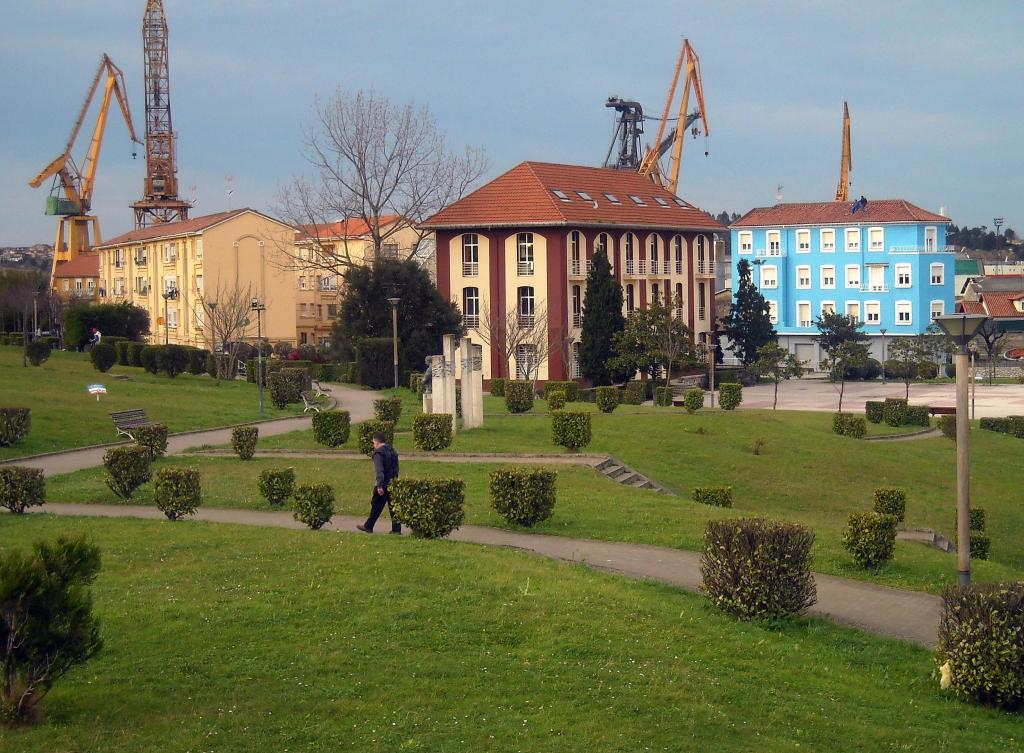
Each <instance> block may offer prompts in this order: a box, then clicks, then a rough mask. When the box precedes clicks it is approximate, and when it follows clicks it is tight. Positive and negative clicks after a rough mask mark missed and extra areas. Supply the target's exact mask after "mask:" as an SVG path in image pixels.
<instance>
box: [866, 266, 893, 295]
mask: <svg viewBox="0 0 1024 753" xmlns="http://www.w3.org/2000/svg"><path fill="white" fill-rule="evenodd" d="M876 269H880V270H882V271H881V275H882V282H881V284H879V285H875V284H874V283H873V282H872V281H871V273H872V272H874V271H875V270H876ZM867 289H868V290H870V291H871V292H872V293H888V292H889V288H888V287H887V286H886V284H885V266H883V265H881V264H869V265H868V284H867Z"/></svg>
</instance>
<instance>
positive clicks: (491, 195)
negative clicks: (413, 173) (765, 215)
mask: <svg viewBox="0 0 1024 753" xmlns="http://www.w3.org/2000/svg"><path fill="white" fill-rule="evenodd" d="M423 227H425V228H427V229H430V230H433V231H434V233H435V238H436V254H437V286H438V288H439V289H440V291H441V294H442V295H444V296H446V297H450V298H451V299H452V300H454V301H455V302H456V303H457V304H458V305H459V307H460V309H461V311H462V312H463V316H464V318H465V321H466V326H467V329H468V330H469V334H470V336H471V337H472V338H473V339H474V340H475V341H476V342H478V343H481V344H485V347H484V378H485V379H490V378H491V377H492V376H495V377H506V376H510V375H516V374H518V376H520V377H526V376H535V377H536V378H538V379H539V380H540V381H546V380H548V379H555V380H561V379H568V378H572V377H576V376H578V372H577V371H576V369H577V363H576V358H575V353H576V351H577V349H578V344H579V339H580V324H581V322H582V311H583V309H582V306H583V298H584V295H585V293H586V278H587V272H588V270H589V268H590V261H591V259H592V258H593V255H594V251H595V250H596V249H599V248H601V249H604V250H605V252H606V253H607V255H608V259H609V261H610V263H611V266H612V273H613V274H614V276H615V279H616V280H617V281H618V282H619V283H620V284H621V285H622V288H623V301H624V313H626V314H627V315H628V313H629V312H630V311H632V310H634V309H642V308H645V307H646V306H647V303H648V301H650V300H652V299H653V298H655V297H657V298H659V299H664V298H665V296H666V295H667V296H669V297H670V299H671V300H676V298H677V297H678V299H679V300H680V301H681V303H682V305H681V307H680V310H679V315H680V316H682V317H683V318H684V320H685V321H686V323H687V325H688V326H689V327H690V328H691V329H692V330H693V332H694V335H695V339H696V340H697V341H698V342H702V341H704V340H705V339H706V338H707V334H708V332H709V331H710V330H711V328H712V326H713V323H714V311H715V290H714V281H715V265H716V259H715V254H716V246H717V245H718V240H719V237H720V236H721V234H723V233H724V231H725V228H724V227H723V226H722V225H721V224H719V223H718V222H717V221H716V220H715V219H714V218H713V217H711V216H710V215H709V214H707V213H706V212H704V211H701V210H699V209H697V208H696V207H693V206H692V205H690V204H688V203H687V202H685V201H683V200H682V199H680V198H678V197H676V196H674V195H673V194H671V193H670V192H669V191H667V190H666V189H664V188H662V187H660V186H658V185H655V184H654V183H652V182H651V181H650V180H648V179H647V178H644V177H642V176H640V175H638V174H637V173H633V172H628V171H624V170H610V169H605V168H595V167H579V166H575V165H558V164H551V163H545V162H523V163H522V164H520V165H518V166H516V167H514V168H513V169H511V170H509V171H508V172H507V173H505V174H504V175H501V176H499V177H498V178H495V179H494V180H493V181H491V182H490V183H488V184H486V185H484V186H482V187H481V188H479V189H478V190H476V191H474V192H473V193H471V194H469V195H468V196H466V197H464V198H463V199H461V200H459V201H457V202H455V203H454V204H451V205H450V206H448V207H446V208H445V209H443V210H442V211H440V212H438V213H437V214H436V215H434V216H433V217H431V218H430V219H429V220H427V221H426V222H425V223H424V225H423ZM535 314H536V315H537V317H538V319H544V321H545V325H546V326H545V329H546V341H547V347H548V354H546V357H545V356H544V355H542V356H541V357H540V358H537V357H536V353H534V352H533V351H532V350H530V348H532V346H523V347H522V348H520V349H519V350H517V352H516V353H515V354H513V355H512V357H510V358H509V359H508V361H507V362H505V358H504V348H503V347H499V346H498V343H497V342H496V341H499V340H500V339H501V338H500V336H497V335H496V333H492V332H490V331H486V332H484V331H482V330H484V329H497V323H500V322H509V324H508V326H513V324H514V323H515V322H516V321H518V322H519V323H520V324H522V325H523V326H531V325H533V323H534V321H535V319H534V316H535ZM488 324H490V327H489V328H488ZM488 341H490V346H489V347H488V346H487V345H486V343H487V342H488ZM520 351H521V352H520ZM531 359H532V360H531ZM533 362H537V365H536V366H535V367H531V363H533Z"/></svg>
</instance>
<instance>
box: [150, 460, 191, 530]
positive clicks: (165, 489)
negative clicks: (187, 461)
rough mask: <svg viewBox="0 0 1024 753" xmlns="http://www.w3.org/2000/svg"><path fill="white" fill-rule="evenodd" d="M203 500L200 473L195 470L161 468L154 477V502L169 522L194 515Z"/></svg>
mask: <svg viewBox="0 0 1024 753" xmlns="http://www.w3.org/2000/svg"><path fill="white" fill-rule="evenodd" d="M201 499H202V487H201V485H200V480H199V471H197V470H196V469H195V468H161V469H160V470H159V471H157V472H156V473H155V474H154V476H153V501H154V502H156V506H157V509H158V510H160V511H161V512H162V513H163V514H164V515H166V516H167V519H168V520H177V519H178V518H180V517H182V516H184V515H192V514H193V513H194V512H195V511H196V510H197V509H198V508H199V503H200V501H201Z"/></svg>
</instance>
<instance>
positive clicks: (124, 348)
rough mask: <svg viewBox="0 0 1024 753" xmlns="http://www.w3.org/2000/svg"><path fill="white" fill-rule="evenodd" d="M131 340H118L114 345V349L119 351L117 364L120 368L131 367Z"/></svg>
mask: <svg viewBox="0 0 1024 753" xmlns="http://www.w3.org/2000/svg"><path fill="white" fill-rule="evenodd" d="M131 345H132V342H131V340H118V341H117V342H116V343H114V349H115V350H116V351H117V363H118V365H119V366H131V365H132V359H131V353H130V349H131Z"/></svg>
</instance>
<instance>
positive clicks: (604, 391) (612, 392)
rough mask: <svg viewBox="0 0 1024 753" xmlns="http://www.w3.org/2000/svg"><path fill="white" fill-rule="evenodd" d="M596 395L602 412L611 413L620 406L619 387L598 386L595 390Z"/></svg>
mask: <svg viewBox="0 0 1024 753" xmlns="http://www.w3.org/2000/svg"><path fill="white" fill-rule="evenodd" d="M594 396H595V399H596V400H597V407H598V409H600V411H601V412H602V413H611V412H612V411H613V410H615V409H616V408H618V407H619V388H618V387H598V388H597V389H596V390H594Z"/></svg>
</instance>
